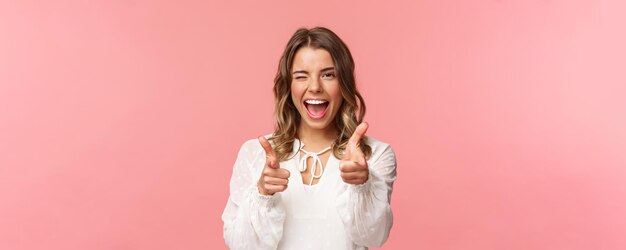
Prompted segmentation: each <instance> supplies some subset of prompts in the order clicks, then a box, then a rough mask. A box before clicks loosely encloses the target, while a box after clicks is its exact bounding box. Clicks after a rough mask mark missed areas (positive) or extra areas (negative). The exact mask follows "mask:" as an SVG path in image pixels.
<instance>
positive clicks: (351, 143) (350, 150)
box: [345, 122, 369, 159]
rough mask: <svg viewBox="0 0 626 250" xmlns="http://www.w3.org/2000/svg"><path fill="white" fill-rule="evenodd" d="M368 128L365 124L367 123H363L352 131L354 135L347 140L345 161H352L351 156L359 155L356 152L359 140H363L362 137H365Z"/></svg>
mask: <svg viewBox="0 0 626 250" xmlns="http://www.w3.org/2000/svg"><path fill="white" fill-rule="evenodd" d="M368 127H369V124H367V122H363V123H361V124H359V126H357V127H356V129H355V130H354V133H353V134H352V136H351V137H350V140H348V145H347V147H346V154H345V159H352V157H353V156H358V155H359V153H358V152H356V151H357V149H358V147H359V144H360V142H361V139H362V138H363V136H365V132H367V128H368Z"/></svg>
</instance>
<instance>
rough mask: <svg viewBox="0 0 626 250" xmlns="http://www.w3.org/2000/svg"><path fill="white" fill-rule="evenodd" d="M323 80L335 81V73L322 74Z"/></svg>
mask: <svg viewBox="0 0 626 250" xmlns="http://www.w3.org/2000/svg"><path fill="white" fill-rule="evenodd" d="M322 78H330V79H333V78H335V73H324V74H322Z"/></svg>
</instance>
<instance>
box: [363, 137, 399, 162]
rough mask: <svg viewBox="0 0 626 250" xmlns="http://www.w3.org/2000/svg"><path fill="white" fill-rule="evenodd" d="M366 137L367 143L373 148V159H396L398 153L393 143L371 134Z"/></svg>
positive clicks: (371, 158)
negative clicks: (390, 143) (394, 149)
mask: <svg viewBox="0 0 626 250" xmlns="http://www.w3.org/2000/svg"><path fill="white" fill-rule="evenodd" d="M365 138H366V143H367V145H369V146H370V148H372V155H371V157H370V160H371V161H379V160H385V161H393V162H395V161H396V155H395V152H394V151H393V148H392V147H391V145H389V144H388V143H386V142H383V141H380V140H378V139H376V138H374V137H371V136H367V137H365Z"/></svg>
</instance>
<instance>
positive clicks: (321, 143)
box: [298, 122, 338, 149]
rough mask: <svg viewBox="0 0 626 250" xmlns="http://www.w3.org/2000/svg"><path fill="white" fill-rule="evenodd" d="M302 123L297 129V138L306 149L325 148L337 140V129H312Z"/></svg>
mask: <svg viewBox="0 0 626 250" xmlns="http://www.w3.org/2000/svg"><path fill="white" fill-rule="evenodd" d="M303 123H304V122H302V123H300V126H299V127H298V138H299V139H300V141H302V142H304V144H305V145H307V148H313V149H315V148H325V147H328V146H329V145H330V144H331V143H332V142H334V141H335V139H337V136H338V132H337V129H335V127H334V126H332V125H329V126H328V127H326V128H324V129H313V128H311V127H309V126H307V125H306V124H303Z"/></svg>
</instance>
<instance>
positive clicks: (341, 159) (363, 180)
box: [222, 27, 396, 249]
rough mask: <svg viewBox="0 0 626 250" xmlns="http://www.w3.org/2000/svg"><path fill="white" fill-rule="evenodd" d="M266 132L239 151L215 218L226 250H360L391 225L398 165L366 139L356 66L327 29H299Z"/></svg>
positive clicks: (282, 67) (375, 243) (284, 60)
mask: <svg viewBox="0 0 626 250" xmlns="http://www.w3.org/2000/svg"><path fill="white" fill-rule="evenodd" d="M274 96H275V98H276V102H275V116H276V126H275V128H276V129H275V131H274V133H272V134H270V135H266V136H260V137H259V138H256V139H252V140H249V141H247V142H245V143H244V144H243V146H242V147H241V149H240V150H239V154H238V156H237V160H236V161H235V166H234V169H233V175H232V177H231V181H230V197H229V199H228V203H227V204H226V208H225V210H224V213H223V215H222V220H223V221H224V239H225V241H226V244H227V245H228V246H229V247H230V248H231V249H367V247H379V246H381V245H382V244H383V243H384V242H385V241H386V240H387V237H388V236H389V231H390V230H391V225H392V222H393V217H392V212H391V207H390V198H391V191H392V188H393V182H394V181H395V179H396V158H395V154H394V152H393V150H392V149H391V147H390V146H389V145H388V144H385V143H383V142H381V141H378V140H376V139H374V138H372V137H369V136H367V137H366V136H365V133H366V131H367V128H368V124H367V123H362V120H363V115H364V114H365V103H364V102H363V98H362V97H361V94H360V93H359V91H358V90H357V89H356V85H355V78H354V61H353V59H352V55H351V54H350V51H349V50H348V48H347V46H346V45H345V44H344V43H343V41H341V39H340V38H339V37H338V36H337V35H336V34H334V33H333V32H332V31H330V30H329V29H326V28H323V27H317V28H313V29H304V28H302V29H299V30H297V31H296V33H295V34H294V35H293V36H292V37H291V39H290V40H289V43H288V44H287V47H286V48H285V51H284V53H283V55H282V57H281V59H280V63H279V67H278V73H277V74H276V78H275V79H274Z"/></svg>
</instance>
